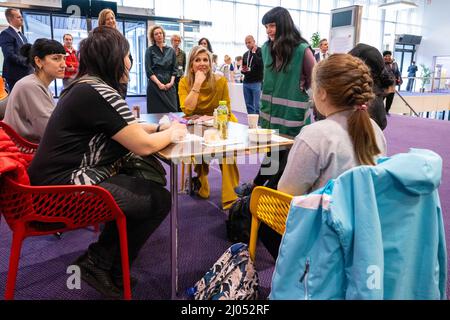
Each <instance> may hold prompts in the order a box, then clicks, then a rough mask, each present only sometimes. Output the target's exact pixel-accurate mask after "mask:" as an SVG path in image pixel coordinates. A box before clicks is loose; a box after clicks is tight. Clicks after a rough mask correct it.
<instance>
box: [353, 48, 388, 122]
mask: <svg viewBox="0 0 450 320" xmlns="http://www.w3.org/2000/svg"><path fill="white" fill-rule="evenodd" d="M348 53H349V54H351V55H352V56H354V57H357V58H360V59H361V60H362V61H364V63H365V64H366V65H367V66H368V67H369V68H370V75H371V77H372V79H373V88H372V90H373V93H374V94H375V97H374V99H373V100H372V101H371V102H370V103H369V104H368V105H367V107H368V112H369V115H370V117H371V118H372V119H373V120H374V121H375V122H376V123H377V125H378V126H379V127H380V129H381V130H384V129H385V128H386V126H387V118H386V110H385V109H384V102H383V100H384V98H385V96H386V90H387V89H388V88H389V87H390V86H392V85H393V84H394V79H393V78H392V76H391V74H390V72H389V71H388V70H387V69H386V67H385V64H384V60H383V56H382V55H381V52H380V51H378V49H377V48H375V47H372V46H369V45H367V44H365V43H358V44H357V45H356V46H355V47H354V48H353V49H352V50H350V51H349V52H348Z"/></svg>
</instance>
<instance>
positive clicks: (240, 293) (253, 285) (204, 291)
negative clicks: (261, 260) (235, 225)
mask: <svg viewBox="0 0 450 320" xmlns="http://www.w3.org/2000/svg"><path fill="white" fill-rule="evenodd" d="M258 287H259V278H258V273H257V272H256V270H255V267H254V265H253V262H252V261H251V259H250V255H249V252H248V247H247V245H246V244H244V243H235V244H234V245H232V246H231V247H230V248H228V249H227V250H226V251H225V252H224V254H223V255H222V256H221V257H220V258H219V260H217V261H216V262H215V263H214V265H213V266H212V268H211V269H209V271H208V272H207V273H206V274H205V275H204V276H203V278H202V279H200V280H199V281H198V282H197V283H196V284H195V286H194V287H192V288H191V289H190V290H189V291H190V293H191V295H192V296H194V298H195V300H252V299H257V298H258Z"/></svg>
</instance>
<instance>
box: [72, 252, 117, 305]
mask: <svg viewBox="0 0 450 320" xmlns="http://www.w3.org/2000/svg"><path fill="white" fill-rule="evenodd" d="M74 264H76V265H77V266H78V267H80V270H81V279H83V280H84V281H85V282H86V283H87V284H89V285H90V286H91V287H93V288H94V289H96V290H97V291H98V292H100V293H101V294H103V295H104V296H105V297H107V298H110V299H120V298H121V297H122V292H121V291H120V289H119V288H118V287H117V286H116V285H115V284H114V282H113V280H112V279H111V275H110V273H109V271H108V270H104V269H101V268H99V267H97V266H96V265H95V264H94V262H93V261H92V260H91V259H90V258H89V256H88V254H87V253H85V254H83V255H82V256H81V257H79V258H78V259H77V260H76V261H75V262H74Z"/></svg>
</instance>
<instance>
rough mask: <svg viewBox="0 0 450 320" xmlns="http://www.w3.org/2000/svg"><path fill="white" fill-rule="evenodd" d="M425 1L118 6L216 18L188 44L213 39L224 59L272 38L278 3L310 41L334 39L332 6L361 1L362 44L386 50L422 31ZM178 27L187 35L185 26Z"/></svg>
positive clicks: (189, 0)
mask: <svg viewBox="0 0 450 320" xmlns="http://www.w3.org/2000/svg"><path fill="white" fill-rule="evenodd" d="M423 1H424V0H418V1H416V3H418V4H419V8H417V9H409V10H401V11H392V10H381V9H379V8H378V5H379V4H381V3H385V2H386V1H385V0H221V1H220V0H171V1H169V0H153V1H151V0H150V1H149V0H141V1H139V0H119V1H118V4H119V5H124V6H137V7H146V8H153V9H154V10H155V15H156V16H158V17H160V16H164V17H168V18H176V19H193V20H200V21H209V22H211V23H212V25H211V26H202V25H200V27H199V32H198V33H197V34H194V35H189V37H188V38H187V39H186V40H187V41H188V44H185V43H183V44H182V45H183V46H184V49H189V47H190V42H191V41H194V42H196V41H198V39H200V38H201V37H207V38H208V39H209V40H210V41H211V44H212V47H213V50H214V53H217V54H218V55H219V61H222V59H223V56H224V55H225V54H228V55H230V56H233V57H234V56H237V55H242V54H243V52H244V51H245V50H246V48H245V44H244V39H245V36H246V35H248V34H252V35H253V36H254V37H255V39H257V42H258V44H259V45H261V44H263V43H264V42H265V41H266V40H267V36H266V32H265V28H264V26H263V25H262V24H261V19H262V16H263V15H264V14H265V13H266V12H267V11H269V10H270V9H271V8H272V7H274V6H283V7H285V8H287V9H288V10H289V12H290V13H291V16H292V18H293V20H294V22H295V24H296V25H297V26H298V27H299V29H300V31H301V33H302V35H303V37H304V38H305V39H307V40H308V41H309V40H310V39H311V36H312V34H313V33H315V32H319V34H320V36H321V37H322V38H328V37H329V29H330V10H332V9H335V8H341V7H347V6H351V5H361V6H363V17H362V25H361V35H360V36H361V37H360V42H364V43H368V44H370V45H373V46H375V47H377V48H379V49H380V50H384V49H390V50H393V49H394V43H395V35H396V34H402V33H406V34H414V35H421V31H422V30H421V27H420V21H421V17H422V12H423V5H422V4H423ZM178 30H180V33H182V35H183V32H182V28H181V27H179V28H178ZM184 36H185V37H186V34H184Z"/></svg>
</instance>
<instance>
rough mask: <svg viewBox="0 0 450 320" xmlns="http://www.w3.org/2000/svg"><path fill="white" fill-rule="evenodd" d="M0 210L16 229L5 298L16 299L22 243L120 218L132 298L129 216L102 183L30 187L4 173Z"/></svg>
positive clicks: (126, 277)
mask: <svg viewBox="0 0 450 320" xmlns="http://www.w3.org/2000/svg"><path fill="white" fill-rule="evenodd" d="M0 212H1V213H2V214H3V216H4V217H5V220H6V222H7V223H8V225H9V227H10V228H11V230H12V232H13V240H12V245H11V253H10V259H9V271H8V279H7V284H6V291H5V299H6V300H11V299H14V291H15V284H16V277H17V271H18V267H19V258H20V251H21V248H22V242H23V240H24V239H25V238H26V237H29V236H40V235H48V234H54V233H55V232H65V231H69V230H74V229H79V228H84V227H86V226H91V225H96V224H98V223H102V222H107V221H112V220H116V224H117V228H118V230H119V239H120V252H121V256H122V270H123V284H124V299H125V300H130V299H131V288H130V269H129V262H128V242H127V231H126V219H125V215H124V214H123V212H122V210H121V209H120V208H119V206H118V205H117V203H116V202H115V200H114V198H113V197H112V195H111V194H110V193H109V192H108V191H107V190H105V189H103V188H101V187H98V186H72V185H70V186H26V185H22V184H19V183H17V182H15V181H13V180H12V179H11V178H10V177H8V176H7V175H3V176H1V175H0Z"/></svg>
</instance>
